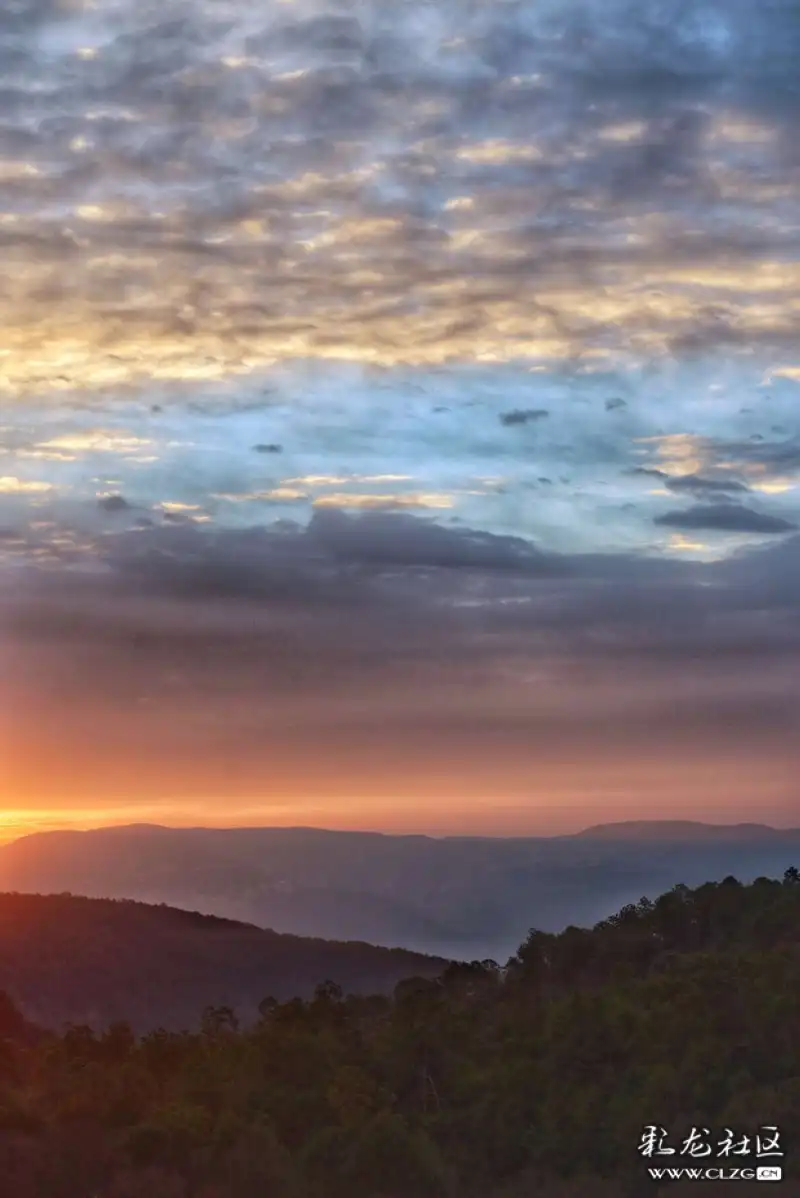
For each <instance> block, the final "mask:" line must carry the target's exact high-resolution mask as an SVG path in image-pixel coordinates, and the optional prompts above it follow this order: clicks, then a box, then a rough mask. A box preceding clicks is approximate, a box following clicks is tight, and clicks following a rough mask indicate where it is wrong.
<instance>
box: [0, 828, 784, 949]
mask: <svg viewBox="0 0 800 1198" xmlns="http://www.w3.org/2000/svg"><path fill="white" fill-rule="evenodd" d="M795 861H800V829H795V830H790V829H775V828H769V827H764V826H761V825H757V824H740V825H738V826H732V827H727V826H714V825H708V824H699V823H692V822H687V821H674V822H648V821H643V822H639V823H627V824H608V825H603V826H600V827H597V828H590V829H587V830H586V831H585V832H582V833H579V834H577V835H574V836H557V837H523V838H511V839H505V838H498V839H494V838H485V837H444V838H441V839H436V838H433V837H429V836H386V835H380V834H378V833H371V832H332V831H325V830H322V829H318V828H221V829H216V828H215V829H212V828H163V827H158V826H152V825H134V826H129V827H118V828H104V829H97V830H94V831H88V832H48V833H40V834H37V835H33V836H26V837H24V838H22V839H20V840H17V841H15V842H13V843H11V844H8V845H5V846H4V847H2V848H0V890H19V891H24V892H29V893H30V892H38V893H50V894H53V893H55V894H58V893H61V892H62V891H71V892H72V893H74V894H83V895H89V896H93V897H108V898H130V899H138V900H140V901H141V902H145V903H168V904H170V905H171V906H174V907H184V908H187V909H189V910H196V911H203V912H206V913H208V914H212V915H219V916H222V917H225V918H228V919H236V920H242V921H245V922H247V923H254V924H257V925H258V926H261V927H269V928H273V929H274V930H275V931H277V932H287V933H292V934H294V935H299V936H321V937H324V938H326V939H329V940H365V941H368V942H369V943H370V944H379V945H384V946H388V947H394V946H401V947H403V948H408V949H413V950H414V951H417V952H426V953H434V954H436V955H439V956H443V957H448V958H450V957H458V958H466V959H467V960H470V959H472V958H476V957H477V958H483V957H494V958H496V959H497V960H501V959H504V958H506V957H508V956H509V955H510V954H512V953H513V952H515V950H516V948H517V946H518V944H519V943H520V941H521V940H522V938H523V937H524V936H525V934H526V932H527V929H528V927H529V926H530V924H531V923H536V925H537V926H538V927H541V928H543V929H546V930H547V931H560V930H561V929H562V928H564V927H566V926H567V925H568V924H570V923H574V924H582V925H583V924H593V923H595V922H596V921H597V920H598V919H602V918H603V917H604V916H606V915H609V914H611V912H613V911H616V910H618V909H619V908H620V907H621V906H623V905H624V904H625V903H628V902H632V901H634V902H635V901H637V900H638V899H639V898H640V897H641V895H643V894H646V895H648V896H650V897H651V898H655V897H656V896H657V895H658V894H661V893H662V892H663V891H665V890H667V889H669V888H670V887H671V886H674V885H675V884H676V883H678V882H683V883H686V884H687V885H699V884H700V883H702V882H705V881H707V880H716V881H719V880H721V879H722V878H724V877H726V876H727V875H728V874H735V876H736V877H738V878H740V879H741V880H742V881H745V882H746V881H751V880H752V879H753V878H756V877H758V876H760V875H765V876H767V877H776V878H780V877H781V876H782V875H783V872H784V870H785V869H786V868H787V866H789V865H791V864H792V863H793V862H795Z"/></svg>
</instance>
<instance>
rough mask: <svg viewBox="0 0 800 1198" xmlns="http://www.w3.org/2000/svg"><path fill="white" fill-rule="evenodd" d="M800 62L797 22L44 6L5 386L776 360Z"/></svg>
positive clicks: (788, 266) (791, 288)
mask: <svg viewBox="0 0 800 1198" xmlns="http://www.w3.org/2000/svg"><path fill="white" fill-rule="evenodd" d="M798 54H800V19H799V18H798V13H797V7H796V5H794V4H792V3H787V2H783V0H765V2H764V3H759V4H753V5H746V4H735V5H732V4H730V3H728V2H727V0H709V2H708V3H706V4H705V5H703V7H702V9H697V8H695V7H692V6H688V5H686V4H684V3H682V2H680V0H666V2H664V0H659V2H656V0H635V2H634V0H608V2H607V3H605V4H603V5H602V6H598V5H597V4H595V3H593V2H590V0H572V2H570V3H563V2H562V0H544V2H541V0H537V2H535V3H534V0H523V2H521V3H513V4H510V3H497V4H489V3H486V4H477V5H472V6H470V8H469V11H465V9H464V6H463V4H462V3H460V0H439V2H438V3H437V4H435V5H427V4H423V3H421V2H420V3H418V2H412V3H409V4H405V5H401V6H398V5H397V4H394V3H391V2H390V0H366V2H365V3H363V4H361V5H359V7H358V9H357V10H351V8H350V7H349V5H346V4H344V3H341V4H339V3H333V4H325V5H321V4H318V3H315V2H314V0H298V2H297V3H294V4H292V5H285V4H280V3H275V2H269V0H268V2H267V3H264V4H262V5H259V6H257V7H256V8H253V6H252V5H250V4H247V3H245V2H244V0H230V2H229V3H227V4H226V5H224V6H223V7H219V6H207V5H206V6H203V5H200V4H197V3H191V2H190V0H143V2H142V3H136V4H134V3H132V2H130V0H100V2H99V3H96V4H93V5H91V6H83V5H75V6H70V7H61V6H55V5H50V4H39V3H35V2H34V0H23V3H21V4H18V5H16V6H15V8H14V9H13V12H12V11H11V10H9V11H8V12H7V13H6V14H5V16H4V17H3V26H2V29H0V70H2V73H3V77H4V79H5V80H6V91H5V93H4V94H5V99H4V111H5V113H6V119H5V122H4V125H3V128H2V130H1V131H0V181H1V183H2V189H3V196H4V203H3V213H2V224H0V238H2V240H3V257H4V263H5V265H6V269H5V270H4V272H3V278H2V282H0V318H1V319H2V322H3V328H4V346H5V350H6V352H5V356H4V359H3V364H2V382H3V386H4V387H5V389H6V390H7V391H10V392H12V393H16V394H23V393H31V392H36V391H38V390H40V389H41V388H42V387H45V388H50V389H52V390H53V391H54V392H55V393H56V394H58V395H63V394H65V393H68V392H69V391H70V389H72V388H86V387H98V388H107V387H109V386H115V385H124V384H127V383H129V382H131V381H132V380H136V379H152V378H154V377H155V378H160V379H165V380H168V379H192V378H195V379H197V378H200V379H202V378H204V377H205V378H214V377H222V376H224V375H229V374H230V373H231V372H234V371H249V370H251V369H252V368H253V366H255V365H259V364H262V365H263V364H269V362H271V361H272V360H274V359H275V358H284V357H304V356H308V355H311V356H321V357H328V358H340V359H346V360H353V359H356V360H360V361H363V362H368V363H376V364H381V363H383V364H391V363H397V362H407V363H428V364H437V363H445V362H449V361H453V360H455V359H468V360H492V361H497V360H505V359H509V358H517V357H523V358H525V357H527V358H529V359H533V360H542V359H544V360H550V359H552V358H556V359H559V358H564V357H565V356H566V357H575V356H578V357H579V358H580V357H584V358H585V356H586V355H588V356H589V358H590V359H591V357H592V356H599V357H600V358H602V357H603V356H605V355H608V354H609V353H614V352H617V351H619V352H627V351H628V350H631V349H633V350H635V351H637V352H643V353H645V354H653V353H656V354H657V353H663V352H669V351H674V352H683V351H687V352H692V353H694V352H696V351H698V350H700V349H703V350H706V349H713V348H723V349H725V350H726V351H727V352H729V353H730V352H735V351H736V350H738V349H741V348H744V347H753V346H758V347H761V348H763V349H765V350H766V351H769V352H770V353H773V352H774V353H780V352H781V351H783V350H786V349H787V348H788V347H790V346H793V345H794V344H795V340H796V338H795V333H796V315H795V311H794V306H795V305H796V303H797V298H798V284H799V283H800V273H799V268H798V264H797V238H798V233H797V222H796V219H794V217H793V212H794V205H795V203H796V186H797V171H798V158H797V147H796V138H795V136H794V131H795V130H794V125H795V119H796V113H797V105H798V90H797V89H798V85H797V73H796V63H797V60H798ZM613 406H615V407H620V406H621V405H620V404H617V403H616V401H615V403H614V405H613Z"/></svg>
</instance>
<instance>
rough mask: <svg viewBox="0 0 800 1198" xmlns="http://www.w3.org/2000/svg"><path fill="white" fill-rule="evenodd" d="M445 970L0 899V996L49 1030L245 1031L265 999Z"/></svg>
mask: <svg viewBox="0 0 800 1198" xmlns="http://www.w3.org/2000/svg"><path fill="white" fill-rule="evenodd" d="M445 963H446V962H445V961H444V960H442V959H441V958H435V957H423V956H420V955H417V954H414V953H409V952H406V951H405V950H403V949H385V948H375V947H374V946H372V945H370V944H359V943H355V942H352V943H336V942H332V941H325V940H314V939H304V938H302V937H299V936H282V935H279V934H277V933H276V932H269V931H264V930H262V929H260V928H255V927H252V926H249V925H247V924H242V923H236V922H234V921H232V920H225V919H218V918H215V917H213V916H207V915H200V914H198V913H197V912H191V911H180V910H176V909H174V908H171V907H153V906H146V905H145V904H143V903H136V902H130V901H125V900H122V901H111V900H105V899H88V898H79V897H76V896H72V895H45V896H42V895H35V894H33V895H32V894H0V990H5V991H7V993H8V994H9V995H10V996H11V997H12V999H13V1000H14V1001H15V1002H16V1003H17V1004H18V1005H19V1007H20V1008H21V1009H22V1010H23V1012H24V1013H25V1015H26V1016H28V1017H29V1018H30V1019H31V1020H33V1021H34V1022H38V1023H41V1024H44V1025H47V1026H56V1027H59V1026H61V1025H62V1024H63V1023H64V1022H71V1023H76V1024H82V1023H85V1024H90V1025H92V1026H95V1027H102V1026H105V1025H107V1024H109V1023H111V1022H114V1021H115V1020H120V1019H126V1020H128V1021H129V1022H130V1023H131V1025H132V1026H133V1027H134V1028H136V1029H137V1030H147V1029H150V1028H154V1027H158V1026H162V1027H165V1028H172V1029H180V1028H184V1027H186V1028H189V1027H196V1026H197V1025H198V1022H199V1017H200V1012H201V1009H202V1007H203V1006H204V1005H205V1004H208V1005H220V1006H222V1005H225V1006H230V1007H232V1008H234V1009H235V1011H236V1012H237V1014H238V1015H239V1017H240V1018H242V1019H243V1020H244V1021H252V1020H253V1019H255V1018H256V1017H257V1014H258V1004H259V1002H261V1000H262V999H264V998H265V997H267V996H269V995H272V996H274V997H275V998H278V999H287V998H293V997H295V996H300V997H308V996H309V995H311V994H312V993H313V990H314V987H315V986H316V985H317V983H319V982H321V981H324V980H325V979H328V978H330V979H332V980H333V981H335V982H337V983H338V984H339V985H341V986H343V987H344V989H345V990H347V991H352V992H353V993H358V994H363V993H367V994H371V993H385V992H389V991H391V990H392V988H393V987H394V986H395V985H396V983H397V982H398V981H399V980H400V979H401V978H404V977H407V976H408V975H409V974H412V973H421V974H424V975H425V976H428V977H430V976H433V975H435V974H436V973H438V972H439V970H441V969H442V968H443V966H444V965H445ZM1 1192H2V1191H1V1190H0V1193H1Z"/></svg>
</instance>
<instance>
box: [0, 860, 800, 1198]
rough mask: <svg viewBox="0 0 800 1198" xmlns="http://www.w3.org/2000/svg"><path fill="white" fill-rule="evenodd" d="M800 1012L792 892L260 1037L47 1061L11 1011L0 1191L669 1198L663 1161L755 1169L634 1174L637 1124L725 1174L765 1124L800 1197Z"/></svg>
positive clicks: (555, 950)
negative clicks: (660, 1177) (709, 1153)
mask: <svg viewBox="0 0 800 1198" xmlns="http://www.w3.org/2000/svg"><path fill="white" fill-rule="evenodd" d="M108 909H109V910H110V907H109V908H108ZM157 914H158V913H157ZM168 917H169V918H171V916H168V915H163V916H162V918H168ZM326 964H327V962H326ZM798 995H800V874H798V872H797V871H796V870H794V869H791V870H789V871H787V873H786V875H785V878H784V879H783V881H774V880H767V879H760V880H758V881H756V882H755V883H754V884H753V885H750V886H742V885H741V884H740V883H739V882H737V881H736V880H735V879H734V878H726V879H725V880H724V881H723V882H721V883H719V884H707V885H703V886H701V887H700V888H699V889H696V890H689V889H687V888H686V887H682V886H679V887H676V888H674V889H673V890H671V891H669V892H667V893H665V894H664V895H662V896H661V897H660V898H658V899H657V900H656V901H655V902H651V901H649V900H644V901H642V902H640V903H638V904H636V905H631V906H628V907H626V908H624V909H622V910H621V911H619V913H618V914H617V915H615V916H613V917H611V918H609V919H607V920H605V921H603V922H602V923H601V924H598V925H597V926H596V927H594V928H593V929H591V930H588V929H579V928H575V927H571V928H568V929H567V930H566V931H564V932H563V933H561V934H558V935H554V934H548V933H546V932H541V931H538V930H534V931H531V933H530V934H529V935H528V937H527V938H526V939H525V942H524V943H523V944H522V946H521V947H520V949H519V951H518V952H517V953H516V954H515V955H514V956H513V958H511V959H510V960H509V962H508V963H507V966H506V967H505V968H500V967H499V966H497V965H495V964H494V963H493V962H489V961H485V962H475V963H473V964H466V963H454V964H451V965H449V966H447V967H446V968H445V969H444V971H443V972H442V973H441V974H440V975H439V976H437V977H430V976H429V977H427V978H425V977H420V976H417V977H411V978H409V979H406V980H405V981H403V982H401V983H400V984H399V985H398V986H397V987H396V988H395V990H394V992H393V995H392V996H391V997H389V996H373V997H366V996H363V995H362V996H361V997H354V996H347V995H345V994H344V993H343V992H342V990H340V989H339V988H338V987H337V986H336V985H334V984H333V983H327V984H322V985H320V986H319V987H318V988H317V990H316V992H315V993H314V995H313V997H311V998H310V999H308V1000H306V1001H303V1000H302V999H299V998H297V999H293V1000H289V1001H285V1002H278V1001H277V1000H276V999H275V998H274V997H272V998H271V997H269V996H265V998H264V1001H263V1002H262V1003H261V1005H260V1018H259V1021H258V1023H257V1024H256V1025H255V1026H251V1027H248V1028H241V1027H238V1026H237V1023H236V1020H235V1018H234V1017H233V1015H232V1013H231V1012H230V1011H229V1010H227V1009H224V1008H212V1009H208V1010H206V1011H205V1014H204V1016H203V1020H202V1028H201V1030H200V1031H199V1032H197V1033H196V1034H192V1035H178V1034H169V1033H165V1032H156V1033H151V1034H149V1035H147V1036H145V1037H143V1038H141V1039H138V1040H137V1039H136V1038H135V1037H134V1036H133V1035H132V1034H131V1033H130V1031H129V1030H128V1029H127V1028H126V1027H125V1026H117V1027H114V1028H111V1029H108V1030H106V1031H105V1032H104V1033H102V1034H96V1033H93V1032H92V1031H91V1030H90V1029H88V1028H73V1029H70V1030H69V1031H67V1032H66V1034H62V1035H54V1034H45V1035H44V1036H42V1037H40V1038H37V1037H36V1035H35V1032H33V1031H32V1030H31V1029H30V1028H28V1027H27V1026H26V1025H25V1024H24V1023H23V1022H22V1021H21V1020H20V1019H19V1017H18V1016H16V1014H15V1012H14V1010H13V1008H11V1007H10V1006H8V1004H5V1006H4V1008H3V1009H2V1010H0V1023H1V1024H2V1031H3V1033H4V1036H5V1039H4V1040H3V1050H2V1071H1V1072H0V1123H1V1124H2V1133H1V1134H0V1177H2V1178H3V1180H4V1183H6V1182H7V1183H8V1184H9V1185H10V1187H11V1188H10V1189H8V1191H7V1192H8V1193H9V1194H11V1193H13V1195H14V1198H90V1196H94V1195H97V1196H100V1195H102V1198H256V1196H257V1195H258V1196H261V1195H263V1196H264V1198H356V1196H357V1198H529V1196H530V1195H536V1198H645V1196H648V1198H649V1196H651V1195H654V1194H666V1193H684V1192H685V1193H687V1194H689V1193H693V1192H694V1190H693V1189H692V1188H691V1187H692V1185H693V1184H696V1183H693V1182H687V1183H686V1184H685V1186H684V1183H683V1182H669V1183H666V1184H665V1185H664V1186H663V1187H662V1186H660V1185H659V1184H658V1183H657V1182H655V1181H653V1180H652V1178H651V1177H650V1176H649V1175H648V1167H651V1166H653V1165H654V1164H656V1165H658V1166H661V1167H663V1166H665V1165H666V1166H678V1165H679V1166H689V1167H702V1166H704V1165H705V1166H708V1165H709V1164H712V1165H714V1166H716V1167H721V1166H726V1167H737V1168H744V1167H747V1168H749V1167H751V1166H754V1165H755V1164H757V1163H759V1162H758V1158H757V1157H756V1156H755V1155H754V1154H751V1155H748V1156H742V1155H739V1156H737V1157H736V1158H735V1159H734V1160H731V1159H730V1158H728V1159H718V1158H717V1157H716V1156H715V1157H714V1158H712V1159H711V1160H710V1161H709V1159H708V1158H704V1157H702V1156H701V1157H700V1158H691V1157H686V1156H680V1155H677V1156H673V1157H664V1158H661V1159H657V1160H655V1161H654V1160H652V1159H650V1160H647V1159H645V1158H644V1157H643V1156H642V1155H640V1153H639V1147H640V1144H641V1142H642V1133H643V1129H644V1127H645V1126H646V1125H650V1124H652V1125H657V1126H658V1127H662V1126H663V1128H664V1129H665V1131H666V1133H667V1136H668V1140H667V1142H668V1144H670V1145H673V1146H677V1147H678V1151H679V1152H680V1146H681V1143H682V1141H683V1140H685V1139H688V1138H689V1137H690V1136H691V1133H692V1130H693V1129H697V1130H698V1134H699V1143H701V1144H702V1143H703V1142H707V1143H708V1145H709V1147H710V1148H713V1149H714V1151H715V1152H716V1151H718V1150H719V1148H720V1145H721V1144H724V1142H725V1137H726V1135H727V1133H728V1131H730V1133H731V1135H732V1136H734V1137H735V1143H736V1145H737V1146H741V1144H742V1143H743V1137H745V1136H747V1137H749V1140H748V1141H747V1143H746V1145H745V1146H746V1147H747V1148H748V1150H752V1149H753V1148H755V1147H756V1146H757V1139H756V1137H757V1136H758V1135H759V1134H762V1135H763V1143H764V1145H765V1146H766V1144H767V1142H768V1140H769V1139H770V1138H772V1142H773V1143H774V1142H775V1141H774V1133H767V1132H764V1130H763V1129H765V1128H767V1127H777V1128H778V1135H777V1139H778V1147H779V1149H780V1150H782V1151H783V1152H784V1153H785V1156H783V1157H781V1158H778V1160H777V1161H776V1160H775V1158H773V1159H772V1160H771V1161H770V1162H769V1163H770V1164H772V1165H773V1166H774V1165H775V1164H778V1165H779V1166H780V1167H781V1168H782V1169H783V1172H784V1180H783V1183H782V1187H781V1189H780V1193H781V1194H782V1195H785V1196H786V1198H797V1196H798V1195H799V1194H800V1171H799V1170H798V1165H799V1164H800V1143H799V1142H798V1131H800V1001H799V1000H798ZM199 1000H200V995H199V994H198V1001H199ZM88 1001H89V1000H88V996H87V1002H88ZM705 1129H707V1130H705ZM726 1129H727V1130H726ZM695 1142H698V1141H697V1140H696V1141H695ZM701 1188H702V1190H703V1193H704V1194H707V1195H709V1196H716V1198H721V1196H722V1195H729V1194H730V1193H731V1183H730V1181H727V1182H721V1183H719V1184H717V1183H716V1182H705V1183H704V1185H703V1186H702V1187H701ZM735 1189H736V1193H737V1194H741V1195H742V1198H746V1195H747V1194H748V1193H749V1192H752V1191H753V1190H755V1192H756V1194H757V1193H758V1190H757V1188H756V1184H755V1183H754V1184H752V1185H751V1184H750V1183H748V1182H746V1181H745V1182H740V1183H739V1184H738V1185H737V1186H736V1187H735Z"/></svg>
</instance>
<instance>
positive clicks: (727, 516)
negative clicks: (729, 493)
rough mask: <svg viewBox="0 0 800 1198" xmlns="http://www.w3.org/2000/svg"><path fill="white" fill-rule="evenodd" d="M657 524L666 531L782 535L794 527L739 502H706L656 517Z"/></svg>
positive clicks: (780, 518) (794, 525)
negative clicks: (668, 529) (666, 529)
mask: <svg viewBox="0 0 800 1198" xmlns="http://www.w3.org/2000/svg"><path fill="white" fill-rule="evenodd" d="M654 522H655V523H656V524H663V525H666V526H667V527H668V528H693V529H709V530H711V531H716V532H752V533H766V534H771V533H776V534H777V533H784V532H791V531H792V530H793V529H795V528H796V527H797V525H796V524H793V523H792V522H791V521H790V520H784V519H783V518H782V517H780V516H768V515H766V514H765V513H763V512H756V511H753V510H752V508H746V507H742V506H741V505H740V504H738V503H708V504H702V505H701V506H699V507H693V508H687V509H686V510H685V511H682V512H666V513H665V514H664V515H662V516H657V517H656V518H655V521H654Z"/></svg>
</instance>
